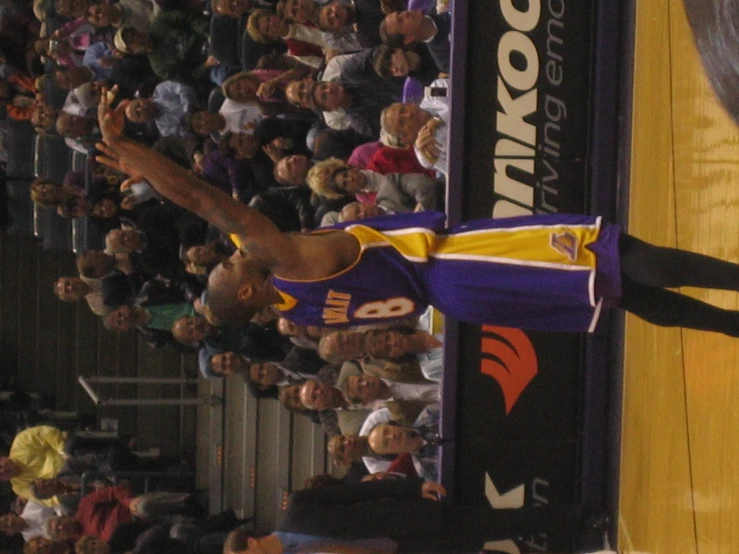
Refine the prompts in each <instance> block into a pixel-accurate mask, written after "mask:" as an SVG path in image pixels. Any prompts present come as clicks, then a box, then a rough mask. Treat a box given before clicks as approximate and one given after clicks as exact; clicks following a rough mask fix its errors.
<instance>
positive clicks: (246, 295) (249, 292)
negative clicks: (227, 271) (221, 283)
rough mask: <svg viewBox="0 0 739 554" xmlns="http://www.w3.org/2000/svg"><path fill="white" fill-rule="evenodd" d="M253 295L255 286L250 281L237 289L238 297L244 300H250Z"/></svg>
mask: <svg viewBox="0 0 739 554" xmlns="http://www.w3.org/2000/svg"><path fill="white" fill-rule="evenodd" d="M253 295H254V287H253V286H252V285H251V284H250V283H247V284H245V285H242V286H241V287H239V289H238V290H237V291H236V298H238V299H239V300H241V301H242V302H248V301H249V300H250V299H251V297H252V296H253Z"/></svg>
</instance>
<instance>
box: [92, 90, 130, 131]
mask: <svg viewBox="0 0 739 554" xmlns="http://www.w3.org/2000/svg"><path fill="white" fill-rule="evenodd" d="M117 93H118V85H115V86H114V87H113V88H110V89H109V88H107V87H103V89H102V92H101V95H100V104H98V125H99V126H100V132H101V133H102V135H103V140H104V141H105V142H106V143H108V144H112V143H113V142H115V141H116V140H119V139H120V138H121V137H122V136H123V127H124V125H125V123H126V115H125V113H124V111H125V109H126V106H127V105H128V101H126V100H124V101H123V102H121V103H120V104H119V105H118V107H117V108H116V109H115V110H114V109H113V102H114V101H115V96H116V94H117Z"/></svg>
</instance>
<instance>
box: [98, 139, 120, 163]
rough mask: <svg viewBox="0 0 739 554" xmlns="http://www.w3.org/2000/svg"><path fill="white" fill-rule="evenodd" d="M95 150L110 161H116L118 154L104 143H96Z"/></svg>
mask: <svg viewBox="0 0 739 554" xmlns="http://www.w3.org/2000/svg"><path fill="white" fill-rule="evenodd" d="M95 148H97V149H98V150H99V151H100V152H102V153H103V154H105V155H106V156H107V157H108V158H110V159H111V160H113V161H116V162H117V161H118V154H117V153H116V152H115V150H113V149H112V148H110V147H109V146H108V145H107V144H105V143H104V142H98V143H97V144H95Z"/></svg>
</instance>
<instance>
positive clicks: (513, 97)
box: [450, 0, 593, 553]
mask: <svg viewBox="0 0 739 554" xmlns="http://www.w3.org/2000/svg"><path fill="white" fill-rule="evenodd" d="M592 19H593V5H592V2H591V1H589V0H488V1H472V2H470V3H469V4H468V18H467V27H466V31H465V32H466V41H467V53H466V54H467V64H466V79H465V89H466V92H465V103H464V109H465V124H464V139H463V140H464V160H463V161H461V163H463V164H464V179H463V180H462V182H455V183H451V184H450V187H451V188H450V194H452V195H457V196H456V198H459V195H461V197H462V198H463V205H462V214H461V215H462V218H461V219H462V220H472V219H479V218H485V217H491V216H492V217H509V216H516V215H526V214H533V213H588V198H589V196H590V194H589V182H588V174H589V160H588V148H589V144H590V140H589V135H590V122H591V115H592V114H591V103H592V98H591V96H592V94H591V89H592V79H593V76H592V61H591V57H592V46H591V45H592V41H593V37H592V27H593V23H592ZM463 31H464V30H463ZM456 32H458V30H457V29H455V33H456ZM456 162H459V160H456V161H453V162H452V163H456ZM584 345H585V336H584V335H578V334H574V333H537V332H524V331H521V330H519V329H510V328H503V327H492V326H484V327H480V326H475V325H461V326H460V331H459V345H458V354H459V363H458V366H457V367H458V373H457V375H458V391H457V395H456V398H457V413H456V417H457V424H456V426H455V438H454V441H455V445H456V448H455V452H456V456H457V458H456V468H457V472H456V479H455V483H454V485H455V491H456V496H457V498H458V499H460V500H461V501H463V502H473V503H489V504H490V505H491V506H492V507H493V508H515V507H520V506H523V505H526V506H535V505H539V504H542V505H543V504H550V503H556V502H566V503H571V502H575V501H576V500H577V495H578V476H579V454H578V452H579V443H578V441H579V436H580V431H581V399H582V381H583V367H584V354H585V352H584V351H585V347H584ZM511 539H512V540H511V541H507V542H506V541H503V542H501V543H499V544H495V545H489V548H490V549H491V550H493V551H501V552H511V553H516V552H524V551H526V552H532V551H533V552H547V551H550V550H549V549H551V548H553V547H557V548H562V545H561V544H553V543H552V541H551V540H550V537H547V535H546V533H543V534H541V535H538V536H535V537H511Z"/></svg>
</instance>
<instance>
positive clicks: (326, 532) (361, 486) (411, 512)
mask: <svg viewBox="0 0 739 554" xmlns="http://www.w3.org/2000/svg"><path fill="white" fill-rule="evenodd" d="M422 484H423V481H421V480H418V479H403V480H399V481H372V482H369V483H356V484H354V483H352V484H344V485H340V486H335V487H325V488H318V489H316V488H311V489H304V490H301V491H298V492H294V493H293V494H292V495H290V500H289V502H288V506H287V511H286V512H285V517H284V520H283V523H282V525H281V526H280V528H279V529H278V530H279V531H286V532H291V533H304V534H307V535H316V536H321V537H330V538H335V539H338V540H353V539H363V538H378V537H383V538H390V539H393V540H394V541H396V542H397V543H398V552H424V553H427V554H430V553H434V552H439V553H441V552H476V551H479V550H480V549H481V548H482V547H483V544H484V542H485V541H490V540H506V539H511V538H513V537H514V536H515V537H518V536H520V535H528V534H529V533H537V532H539V533H540V532H546V533H547V542H548V546H549V548H550V549H552V550H564V551H571V550H570V548H571V547H572V545H571V542H572V534H573V533H574V532H575V529H576V525H577V512H576V511H575V510H573V509H572V507H571V506H569V505H561V504H560V505H556V504H555V505H547V506H540V507H536V508H527V507H524V508H519V509H517V510H492V509H491V508H490V506H489V504H481V505H475V506H454V505H450V504H449V503H447V502H434V501H432V500H424V499H423V498H422V497H421V486H422Z"/></svg>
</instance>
